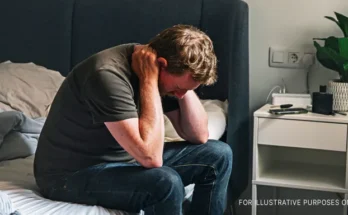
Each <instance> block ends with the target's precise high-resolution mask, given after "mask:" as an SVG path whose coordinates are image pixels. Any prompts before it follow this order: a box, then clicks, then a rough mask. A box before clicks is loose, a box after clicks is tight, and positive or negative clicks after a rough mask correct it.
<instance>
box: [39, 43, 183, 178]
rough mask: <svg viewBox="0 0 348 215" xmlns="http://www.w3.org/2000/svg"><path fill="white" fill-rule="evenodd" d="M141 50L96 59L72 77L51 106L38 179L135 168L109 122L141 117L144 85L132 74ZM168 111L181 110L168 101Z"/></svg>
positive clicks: (130, 47) (123, 49)
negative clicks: (108, 167)
mask: <svg viewBox="0 0 348 215" xmlns="http://www.w3.org/2000/svg"><path fill="white" fill-rule="evenodd" d="M134 45H136V44H124V45H119V46H115V47H112V48H109V49H106V50H104V51H101V52H99V53H97V54H94V55H92V56H91V57H89V58H87V59H86V60H84V61H82V62H81V63H80V64H78V65H77V66H76V67H75V68H74V69H73V70H72V71H71V72H70V73H69V75H68V76H67V77H66V79H65V81H64V82H63V84H62V85H61V87H60V89H59V91H58V92H57V95H56V97H55V99H54V101H53V103H52V105H51V109H50V112H49V114H48V116H47V119H46V122H45V125H44V127H43V129H42V132H41V135H40V138H39V141H38V147H37V151H36V155H35V162H34V172H35V176H36V177H41V176H44V175H48V174H60V173H66V172H74V171H77V170H80V169H83V168H86V167H89V166H92V165H96V164H100V163H104V162H134V161H135V160H134V159H133V158H132V157H131V156H130V155H129V154H128V153H127V152H126V151H125V150H124V149H123V148H122V147H121V146H120V145H119V144H118V143H117V141H116V140H115V139H114V138H113V136H112V135H111V134H110V132H109V130H108V129H107V128H106V126H105V124H104V122H113V121H120V120H125V119H129V118H137V117H138V116H139V111H140V108H141V107H140V106H139V79H138V77H137V76H136V74H135V73H134V72H133V71H132V69H131V59H132V57H131V56H132V53H133V51H134ZM162 105H163V111H164V112H169V111H172V110H175V109H177V108H178V107H179V105H178V102H177V100H176V99H173V98H170V97H165V98H162Z"/></svg>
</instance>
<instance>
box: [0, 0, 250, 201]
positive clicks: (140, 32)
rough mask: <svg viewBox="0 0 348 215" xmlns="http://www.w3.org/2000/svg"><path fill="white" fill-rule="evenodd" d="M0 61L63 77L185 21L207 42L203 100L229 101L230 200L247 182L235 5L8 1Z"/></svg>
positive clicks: (239, 7)
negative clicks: (209, 62) (209, 79)
mask: <svg viewBox="0 0 348 215" xmlns="http://www.w3.org/2000/svg"><path fill="white" fill-rule="evenodd" d="M1 8H2V11H1V13H0V26H1V29H2V31H1V34H0V62H2V61H6V60H11V61H12V62H34V63H36V64H39V65H43V66H45V67H47V68H49V69H54V70H57V71H59V72H61V73H62V74H63V75H67V74H68V73H69V71H70V70H71V68H72V67H73V66H74V65H76V64H77V63H78V62H80V61H81V60H83V59H84V58H86V57H88V56H89V55H91V54H93V53H95V52H98V51H100V50H102V49H104V48H108V47H111V46H114V45H118V44H122V43H128V42H138V43H147V42H148V41H149V39H150V38H152V37H153V36H155V35H156V34H157V33H159V32H160V31H161V30H163V29H165V28H167V27H170V26H173V25H175V24H179V23H181V24H191V25H194V26H197V27H199V28H200V29H201V30H203V31H205V32H206V33H207V34H208V35H209V36H210V37H211V38H212V40H213V42H214V47H215V51H216V54H217V57H218V61H219V62H218V75H219V80H218V82H217V84H215V85H214V86H211V87H204V88H200V89H198V91H197V92H198V94H199V96H200V98H202V99H220V100H225V99H228V101H229V118H228V129H227V142H228V143H229V144H230V145H231V147H232V148H233V151H234V165H233V177H232V179H231V187H232V188H233V190H234V192H233V195H234V196H238V195H239V193H240V192H241V191H243V190H244V188H245V186H246V185H247V180H248V151H249V150H248V144H249V136H250V135H249V131H248V130H249V126H248V119H249V117H248V114H249V111H248V109H249V71H248V7H247V5H246V3H244V2H242V1H240V0H190V1H188V0H117V1H116V0H103V1H101V0H49V1H48V0H27V1H23V0H7V1H3V2H2V4H1Z"/></svg>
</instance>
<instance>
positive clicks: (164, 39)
mask: <svg viewBox="0 0 348 215" xmlns="http://www.w3.org/2000/svg"><path fill="white" fill-rule="evenodd" d="M149 46H150V47H151V48H153V49H154V50H155V51H156V52H157V56H158V57H163V58H165V59H166V60H167V62H168V72H170V73H172V74H177V75H181V74H183V73H184V72H185V71H190V72H191V73H192V78H193V79H194V80H195V81H198V82H200V83H201V84H203V85H211V84H214V83H215V82H216V80H217V74H216V64H217V60H216V55H215V52H214V48H213V43H212V41H211V39H210V38H209V37H208V35H206V34H205V33H204V32H202V31H201V30H199V29H198V28H196V27H193V26H191V25H175V26H173V27H171V28H167V29H165V30H163V31H162V32H161V33H159V34H158V35H156V36H155V37H154V38H153V39H151V40H150V42H149Z"/></svg>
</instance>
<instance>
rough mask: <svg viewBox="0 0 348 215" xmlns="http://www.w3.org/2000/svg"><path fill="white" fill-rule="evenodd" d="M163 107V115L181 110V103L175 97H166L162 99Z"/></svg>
mask: <svg viewBox="0 0 348 215" xmlns="http://www.w3.org/2000/svg"><path fill="white" fill-rule="evenodd" d="M162 107H163V113H167V112H170V111H173V110H177V109H179V102H178V100H177V99H176V98H175V97H170V96H164V97H162Z"/></svg>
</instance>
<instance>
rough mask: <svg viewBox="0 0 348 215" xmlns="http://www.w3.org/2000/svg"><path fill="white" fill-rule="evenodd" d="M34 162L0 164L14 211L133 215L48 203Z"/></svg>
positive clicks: (1, 184)
mask: <svg viewBox="0 0 348 215" xmlns="http://www.w3.org/2000/svg"><path fill="white" fill-rule="evenodd" d="M33 162H34V156H30V157H27V158H24V159H15V160H9V161H2V162H0V190H1V191H2V192H4V193H6V194H7V195H8V196H9V197H10V199H11V201H12V204H13V208H14V210H17V211H19V212H20V213H21V214H22V215H70V214H73V215H130V214H129V213H126V212H123V211H118V210H110V209H106V208H103V207H100V206H87V205H80V204H73V203H66V202H58V201H52V200H49V199H45V198H44V197H42V196H41V195H40V193H39V189H38V187H37V186H36V183H35V178H34V175H33ZM185 191H186V198H188V197H190V196H191V195H192V192H193V185H190V186H187V187H186V188H185ZM140 214H141V215H143V214H144V213H143V212H141V213H140Z"/></svg>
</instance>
